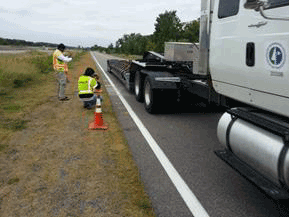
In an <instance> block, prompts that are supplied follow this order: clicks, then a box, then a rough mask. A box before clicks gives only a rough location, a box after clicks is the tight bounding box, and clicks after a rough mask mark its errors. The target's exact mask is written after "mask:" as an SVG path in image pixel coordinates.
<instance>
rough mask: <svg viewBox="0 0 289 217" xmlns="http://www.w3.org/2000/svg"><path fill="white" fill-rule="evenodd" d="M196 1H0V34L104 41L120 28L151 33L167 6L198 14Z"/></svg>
mask: <svg viewBox="0 0 289 217" xmlns="http://www.w3.org/2000/svg"><path fill="white" fill-rule="evenodd" d="M200 7H201V0H181V1H179V2H178V3H177V1H175V0H166V1H162V0H161V1H158V0H101V1H99V0H98V1H97V0H94V1H92V0H7V1H1V2H0V38H9V39H20V40H26V41H32V42H48V43H55V44H59V43H63V44H65V45H66V46H74V47H78V46H81V47H92V46H94V45H98V46H103V47H107V46H108V45H109V44H111V43H112V44H113V45H115V42H116V41H117V40H118V39H119V38H121V37H122V36H123V35H124V34H131V33H140V34H142V35H150V34H152V33H153V32H154V28H155V27H154V24H155V22H156V18H157V17H158V16H159V14H162V13H164V12H165V11H173V10H175V11H177V13H176V14H177V16H178V17H179V18H180V20H181V22H188V21H192V20H196V19H197V18H198V17H200Z"/></svg>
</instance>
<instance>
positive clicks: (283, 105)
mask: <svg viewBox="0 0 289 217" xmlns="http://www.w3.org/2000/svg"><path fill="white" fill-rule="evenodd" d="M209 8H210V10H209ZM288 12H289V1H288V0H267V1H263V2H262V1H258V0H214V1H203V2H202V13H201V15H202V17H203V20H202V17H201V22H206V25H205V26H204V25H203V29H202V27H201V32H205V33H203V35H201V38H200V40H201V43H200V44H201V46H202V44H204V42H203V43H202V40H205V41H206V43H205V46H206V47H205V49H204V47H201V49H200V50H201V51H202V50H203V54H202V53H201V55H207V63H205V62H206V61H205V62H201V64H203V66H201V67H200V68H201V69H202V71H201V72H200V74H204V73H210V75H211V78H212V82H213V87H214V89H215V90H216V92H218V93H220V94H222V95H225V96H228V97H231V98H234V99H236V100H239V101H241V102H244V103H246V104H249V105H252V106H255V107H259V108H262V109H264V110H267V111H270V112H273V113H277V114H279V115H283V116H286V117H289V19H288V16H289V13H288ZM202 37H203V38H202ZM204 53H205V54H204ZM204 64H207V66H206V65H204Z"/></svg>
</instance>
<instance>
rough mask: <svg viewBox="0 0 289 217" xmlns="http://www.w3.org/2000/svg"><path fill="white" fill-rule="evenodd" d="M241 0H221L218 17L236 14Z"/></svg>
mask: <svg viewBox="0 0 289 217" xmlns="http://www.w3.org/2000/svg"><path fill="white" fill-rule="evenodd" d="M239 3H240V0H220V2H219V11H218V17H219V18H220V19H222V18H226V17H230V16H234V15H236V14H237V13H238V11H239Z"/></svg>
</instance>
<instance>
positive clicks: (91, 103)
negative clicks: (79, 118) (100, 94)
mask: <svg viewBox="0 0 289 217" xmlns="http://www.w3.org/2000/svg"><path fill="white" fill-rule="evenodd" d="M95 104H96V96H95V95H93V97H91V99H90V100H89V101H83V106H84V108H89V109H91V108H92V107H93V106H95Z"/></svg>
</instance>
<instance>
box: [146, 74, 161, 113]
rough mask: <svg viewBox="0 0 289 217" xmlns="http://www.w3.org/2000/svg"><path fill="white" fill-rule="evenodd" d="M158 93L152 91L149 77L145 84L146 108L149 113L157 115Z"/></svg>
mask: <svg viewBox="0 0 289 217" xmlns="http://www.w3.org/2000/svg"><path fill="white" fill-rule="evenodd" d="M157 95H158V93H157V91H156V90H154V89H152V84H151V81H150V78H149V77H148V76H147V77H146V79H145V82H144V107H145V109H146V111H147V112H148V113H151V114H153V113H156V111H157V109H158V96H157Z"/></svg>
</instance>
